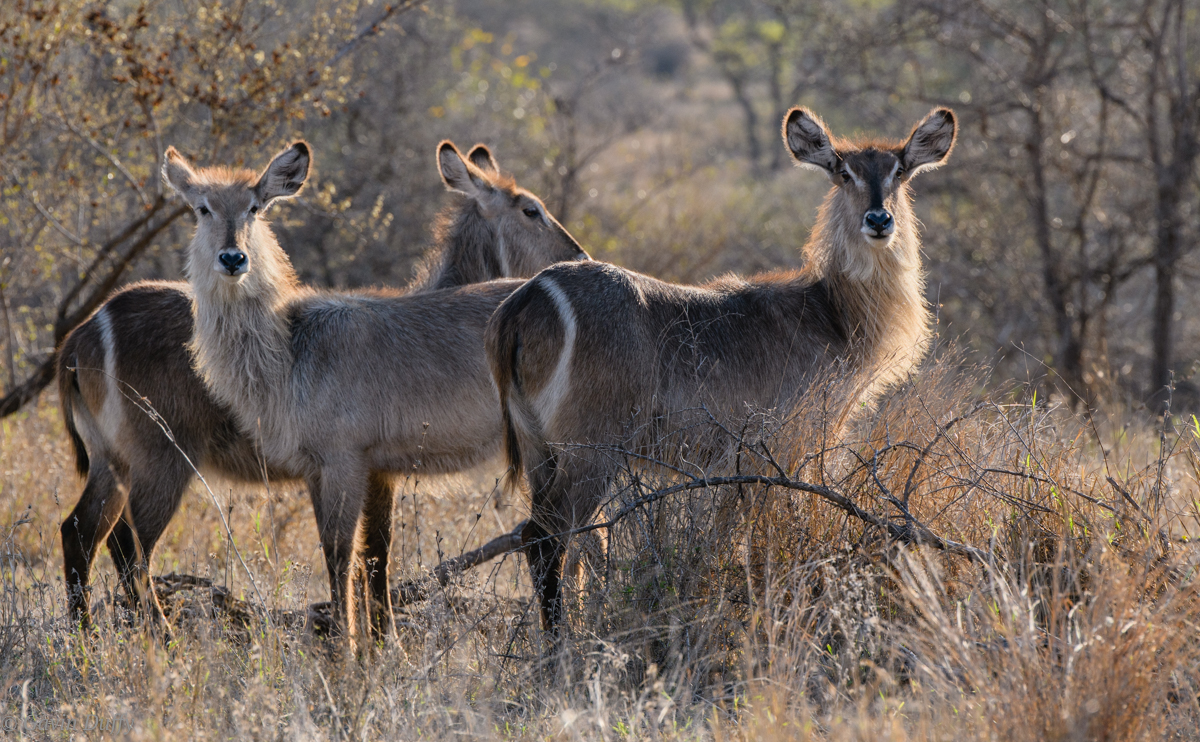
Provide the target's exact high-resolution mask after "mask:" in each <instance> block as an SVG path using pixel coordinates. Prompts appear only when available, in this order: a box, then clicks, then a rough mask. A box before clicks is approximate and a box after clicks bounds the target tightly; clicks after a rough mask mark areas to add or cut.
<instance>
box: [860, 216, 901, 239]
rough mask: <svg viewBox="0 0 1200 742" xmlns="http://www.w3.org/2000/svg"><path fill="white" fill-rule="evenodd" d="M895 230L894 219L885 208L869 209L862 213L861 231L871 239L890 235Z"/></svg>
mask: <svg viewBox="0 0 1200 742" xmlns="http://www.w3.org/2000/svg"><path fill="white" fill-rule="evenodd" d="M895 230H896V220H895V219H893V218H892V215H891V214H890V213H888V210H887V209H871V210H870V211H868V212H867V213H866V214H863V224H862V233H863V234H865V235H866V236H868V237H871V238H872V239H876V240H881V239H884V238H886V237H891V236H892V232H894V231H895Z"/></svg>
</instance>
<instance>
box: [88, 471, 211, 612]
mask: <svg viewBox="0 0 1200 742" xmlns="http://www.w3.org/2000/svg"><path fill="white" fill-rule="evenodd" d="M191 478H192V477H191V470H190V469H189V468H187V467H186V463H185V462H184V461H183V460H182V457H180V458H179V460H178V461H175V460H172V461H170V462H169V463H168V462H160V464H159V466H157V467H155V471H152V472H145V474H144V475H142V476H138V477H137V478H135V479H134V480H133V482H132V483H131V485H130V487H129V502H128V504H127V506H126V509H127V511H128V514H127V517H126V519H124V520H122V522H121V523H118V524H117V526H116V527H115V528H114V529H113V534H112V536H110V537H109V541H108V546H109V551H110V552H112V554H113V560H114V561H117V556H116V555H117V553H118V551H119V552H120V553H122V554H123V556H124V557H125V558H124V559H123V560H122V561H118V562H117V567H118V570H120V574H121V579H122V582H124V584H125V590H126V593H127V594H128V595H129V599H130V600H131V601H132V602H133V603H134V604H135V605H137V606H138V608H139V609H140V610H144V611H145V614H146V616H147V617H148V618H149V619H150V621H151V623H152V624H154V625H158V626H165V625H166V617H165V616H164V615H163V611H162V605H161V604H160V603H159V602H158V596H157V595H156V594H155V592H154V582H153V581H152V580H151V579H150V557H151V555H153V554H154V547H155V546H156V545H157V544H158V540H159V538H161V537H162V534H163V531H164V530H166V528H167V524H168V523H170V522H171V518H173V517H175V513H176V511H177V510H179V503H180V501H182V499H183V493H184V491H186V490H187V486H188V483H189V482H190V481H191ZM126 520H127V521H128V524H127V523H126V522H125V521H126ZM130 526H132V527H130ZM114 541H116V544H115V545H114Z"/></svg>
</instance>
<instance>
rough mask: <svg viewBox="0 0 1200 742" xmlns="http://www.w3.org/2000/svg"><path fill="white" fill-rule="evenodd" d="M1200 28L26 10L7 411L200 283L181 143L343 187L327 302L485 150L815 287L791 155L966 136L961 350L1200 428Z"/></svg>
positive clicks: (678, 238) (954, 180) (926, 218)
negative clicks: (784, 130) (147, 302)
mask: <svg viewBox="0 0 1200 742" xmlns="http://www.w3.org/2000/svg"><path fill="white" fill-rule="evenodd" d="M1198 31H1200V6H1197V5H1196V4H1194V3H1185V2H1184V1H1183V0H1113V1H1111V2H1090V1H1089V0H1005V2H996V1H995V0H988V1H983V0H664V1H662V2H635V1H633V0H425V1H424V2H406V1H403V0H397V2H394V3H392V4H386V3H383V2H381V0H356V1H351V2H334V1H333V0H300V1H299V2H286V3H285V2H280V1H279V0H254V1H253V2H249V1H247V0H234V1H232V2H222V3H209V2H203V3H201V2H184V1H183V0H161V1H158V2H145V3H140V4H139V3H136V2H124V1H118V2H111V3H92V2H84V1H83V0H62V1H61V2H49V1H47V2H37V1H33V0H6V2H4V3H3V5H2V6H0V188H2V196H0V249H2V250H3V256H2V257H0V348H2V349H3V351H2V352H0V372H2V373H0V388H2V389H3V395H2V396H3V400H2V401H0V414H11V413H12V412H14V411H16V410H17V409H19V408H20V407H21V406H22V405H23V404H25V403H26V402H28V401H29V400H30V399H32V398H33V397H34V396H36V394H37V392H38V391H39V390H40V389H42V388H43V387H44V386H45V385H46V384H47V383H48V382H49V380H50V374H51V373H52V368H53V366H52V363H51V358H52V354H53V351H54V348H55V346H56V344H57V343H58V342H59V341H60V340H61V339H62V337H63V336H64V335H65V334H66V332H68V331H69V330H70V329H71V328H72V327H73V326H74V325H75V324H77V323H78V322H79V321H81V320H82V319H83V318H85V317H86V316H87V314H88V313H90V312H91V311H92V310H93V309H94V308H95V307H96V306H98V304H99V303H100V302H101V301H103V299H104V297H105V296H106V295H107V294H108V293H109V292H110V291H111V290H112V289H113V288H115V287H117V286H120V285H122V284H124V283H126V282H129V281H133V280H136V279H142V278H170V279H177V278H179V277H180V265H181V247H182V246H183V244H184V243H185V242H186V240H187V239H188V236H189V231H190V229H191V226H192V217H191V216H190V215H188V214H186V213H185V210H184V209H183V208H182V205H181V203H180V202H179V201H177V200H172V199H170V198H169V197H168V195H167V194H166V193H164V191H163V188H162V186H161V184H160V182H159V178H158V175H157V173H158V169H159V164H160V163H159V157H160V156H161V153H162V151H163V150H164V148H165V147H166V146H167V145H168V144H174V145H175V146H176V147H179V148H180V149H181V150H182V151H184V152H186V153H187V154H188V155H190V156H191V157H193V158H195V160H196V161H198V162H202V163H235V164H245V165H247V166H250V167H260V166H261V165H262V163H264V162H265V161H266V160H267V158H268V157H269V156H270V155H271V153H273V152H274V151H275V150H276V149H277V148H278V147H280V146H281V145H282V144H284V143H285V142H286V141H287V140H289V139H290V138H292V137H296V136H303V137H306V138H307V139H308V140H309V141H311V142H312V143H313V144H314V146H315V149H316V181H315V183H314V184H313V185H312V186H311V187H310V188H309V189H308V190H307V191H306V192H305V195H304V198H302V199H299V200H298V202H296V203H295V204H293V205H291V206H288V207H286V208H284V209H281V210H279V211H278V212H277V213H276V215H275V220H276V226H277V229H278V231H279V232H281V242H282V244H283V245H284V246H285V247H286V249H287V250H288V251H289V253H290V254H291V256H292V259H293V261H294V263H295V265H296V266H297V268H298V269H299V270H300V272H301V276H302V278H303V280H305V281H307V282H310V283H312V284H316V285H320V286H331V287H355V286H365V285H372V284H390V285H402V284H403V283H405V282H406V281H408V280H409V279H410V277H411V275H412V272H413V269H414V266H415V264H416V262H417V261H418V260H419V258H420V256H421V254H422V252H423V251H424V250H425V249H426V248H427V247H428V246H429V241H430V238H429V227H430V225H431V223H432V221H433V218H434V215H435V214H436V212H437V210H438V209H439V207H440V206H441V205H442V204H443V203H444V198H445V196H444V190H443V187H442V184H441V182H440V180H439V178H438V175H437V172H436V169H435V163H434V157H433V153H434V147H435V145H436V143H437V142H438V141H439V140H440V139H443V138H451V139H454V140H456V141H457V142H458V143H459V144H460V145H465V146H469V145H471V144H473V143H475V142H485V143H487V144H488V145H489V146H491V147H492V149H493V151H494V152H495V153H496V155H497V158H498V159H499V161H500V164H501V167H502V168H504V169H506V170H509V171H511V172H513V173H514V175H516V176H517V178H518V180H519V181H520V182H521V183H522V184H523V185H526V186H528V187H530V188H531V189H533V190H535V191H536V192H537V193H539V195H541V196H542V197H543V198H544V199H545V200H546V202H547V204H548V205H549V207H550V208H551V210H552V211H553V212H554V213H556V215H557V216H558V217H559V218H560V219H561V220H562V221H563V223H564V224H565V225H566V226H567V228H568V229H570V230H571V231H572V232H573V233H574V234H575V235H576V237H577V238H579V240H580V241H581V242H582V243H583V244H584V245H585V246H586V247H587V248H588V249H589V250H590V251H591V252H592V255H593V256H594V257H596V258H599V259H601V260H608V261H613V262H616V263H618V264H621V265H624V266H627V267H630V268H633V269H636V270H640V271H645V272H647V273H650V274H652V275H655V276H659V277H662V278H665V279H670V280H677V281H693V282H694V281H701V280H704V279H705V278H708V277H711V276H714V275H717V274H720V273H723V272H727V271H738V272H752V271H757V270H762V269H770V268H778V267H791V266H795V265H797V264H798V261H799V260H800V257H799V251H798V247H799V246H800V245H801V244H802V243H803V241H804V240H805V238H806V236H807V232H808V229H809V227H810V226H811V224H812V221H813V219H814V218H815V211H816V206H817V205H818V203H819V201H820V198H821V197H822V195H823V193H824V192H825V190H826V189H827V184H826V183H825V182H824V181H823V180H822V178H821V177H820V176H819V175H818V174H816V173H812V172H806V171H799V170H796V169H795V168H793V167H792V166H791V163H790V161H789V159H788V157H787V156H786V152H785V150H784V148H783V146H782V144H781V143H780V142H779V135H778V130H779V124H780V120H781V119H782V116H783V114H784V112H785V111H786V110H787V108H788V107H790V106H792V105H795V104H804V105H808V106H811V107H812V108H814V109H815V110H817V111H818V112H819V113H820V114H822V115H823V116H824V117H825V118H826V120H827V122H828V123H829V124H830V126H831V128H832V129H833V130H834V131H835V132H838V133H842V134H846V135H854V134H856V133H879V134H884V135H888V136H892V137H902V136H904V135H906V134H907V133H908V132H907V127H908V126H909V125H910V124H911V123H912V122H914V121H916V120H917V119H918V118H919V117H920V116H921V115H923V114H924V113H925V112H927V111H928V110H929V108H931V107H932V106H934V105H949V106H952V107H953V108H955V110H956V111H957V112H958V113H959V116H960V122H961V134H960V139H959V144H958V148H957V150H956V152H955V154H954V156H953V158H952V160H951V163H950V165H949V166H947V167H946V168H945V169H943V170H942V171H939V172H935V173H930V174H927V175H923V176H922V177H921V178H920V179H918V181H916V190H917V193H918V198H917V204H918V212H919V214H920V216H921V218H922V220H923V222H924V225H925V232H924V243H925V250H926V258H927V261H926V265H927V268H928V271H929V296H928V298H929V301H930V302H931V303H932V304H933V305H934V306H936V307H937V316H938V332H939V334H940V336H941V337H942V338H943V339H958V340H960V343H962V344H965V345H967V346H969V347H971V348H974V349H975V350H976V351H977V352H978V353H979V359H980V360H982V361H984V362H985V363H989V364H993V365H995V367H996V372H995V374H993V378H997V379H1006V378H1011V377H1014V376H1015V377H1018V378H1020V379H1022V380H1026V379H1031V380H1038V379H1043V378H1044V379H1045V380H1046V381H1047V382H1048V383H1049V384H1051V385H1052V386H1053V388H1054V389H1055V390H1056V391H1057V393H1058V394H1060V395H1062V399H1063V400H1064V401H1067V402H1069V403H1071V404H1072V405H1073V406H1078V405H1079V401H1080V400H1084V401H1086V403H1087V404H1089V405H1096V406H1104V405H1110V404H1111V405H1117V406H1120V407H1123V408H1127V407H1134V408H1138V407H1141V406H1144V405H1151V406H1150V407H1149V409H1150V410H1151V411H1157V410H1159V409H1160V408H1161V405H1162V404H1163V400H1164V399H1165V398H1166V395H1165V394H1164V393H1163V390H1164V389H1165V388H1167V387H1169V386H1173V387H1174V390H1175V391H1174V399H1173V405H1174V407H1175V409H1176V410H1180V408H1181V406H1183V407H1184V408H1194V407H1196V406H1197V401H1198V398H1200V395H1198V393H1197V392H1198V388H1197V386H1196V385H1195V384H1194V382H1193V381H1192V377H1193V367H1194V364H1195V362H1196V361H1197V359H1200V320H1198V313H1197V309H1198V308H1200V296H1197V292H1195V291H1193V290H1191V287H1192V286H1194V285H1195V283H1194V282H1195V279H1196V277H1197V270H1198V268H1200V266H1198V265H1197V251H1196V249H1195V248H1196V245H1197V229H1198V226H1197V208H1198V206H1200V200H1198V196H1200V175H1198V170H1197V166H1196V162H1197V157H1198V155H1200V141H1198V139H1200V45H1197V44H1196V43H1195V42H1194V41H1192V40H1194V39H1196V38H1200V33H1197V32H1198Z"/></svg>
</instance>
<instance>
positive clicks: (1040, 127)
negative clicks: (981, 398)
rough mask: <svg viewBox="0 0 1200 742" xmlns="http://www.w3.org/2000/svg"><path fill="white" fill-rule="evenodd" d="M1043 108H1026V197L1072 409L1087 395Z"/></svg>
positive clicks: (1057, 363)
mask: <svg viewBox="0 0 1200 742" xmlns="http://www.w3.org/2000/svg"><path fill="white" fill-rule="evenodd" d="M1042 110H1044V109H1043V108H1042V106H1041V104H1040V101H1039V102H1038V104H1037V105H1034V106H1031V107H1030V108H1029V109H1028V112H1029V136H1028V138H1027V139H1026V141H1025V152H1026V154H1027V155H1028V157H1029V172H1030V176H1031V182H1030V183H1029V186H1030V188H1029V190H1028V193H1027V196H1026V197H1027V199H1028V202H1029V208H1030V212H1031V216H1032V217H1033V223H1034V235H1035V238H1036V239H1037V244H1038V250H1039V251H1040V252H1041V255H1042V282H1043V283H1044V284H1045V286H1046V299H1047V300H1048V301H1049V302H1050V307H1051V309H1052V310H1053V311H1054V327H1055V334H1056V335H1057V336H1058V349H1057V351H1056V352H1055V358H1054V372H1055V374H1057V375H1058V377H1059V379H1060V381H1061V382H1062V386H1063V387H1064V389H1063V390H1062V391H1063V392H1065V393H1066V394H1067V398H1068V399H1069V400H1070V402H1071V406H1072V408H1074V407H1075V406H1076V405H1077V404H1078V403H1079V401H1080V399H1083V398H1086V397H1087V396H1088V395H1087V390H1086V389H1085V388H1084V382H1083V340H1082V338H1081V337H1080V334H1079V332H1078V331H1077V329H1076V326H1075V321H1074V318H1072V316H1071V310H1070V307H1068V305H1067V286H1066V281H1064V280H1063V276H1062V264H1061V260H1060V256H1059V255H1058V253H1057V252H1055V249H1054V235H1053V233H1052V232H1051V229H1050V209H1049V204H1048V195H1047V187H1046V163H1045V159H1044V156H1043V153H1042V142H1043V141H1044V139H1045V125H1044V122H1043V121H1042Z"/></svg>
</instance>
